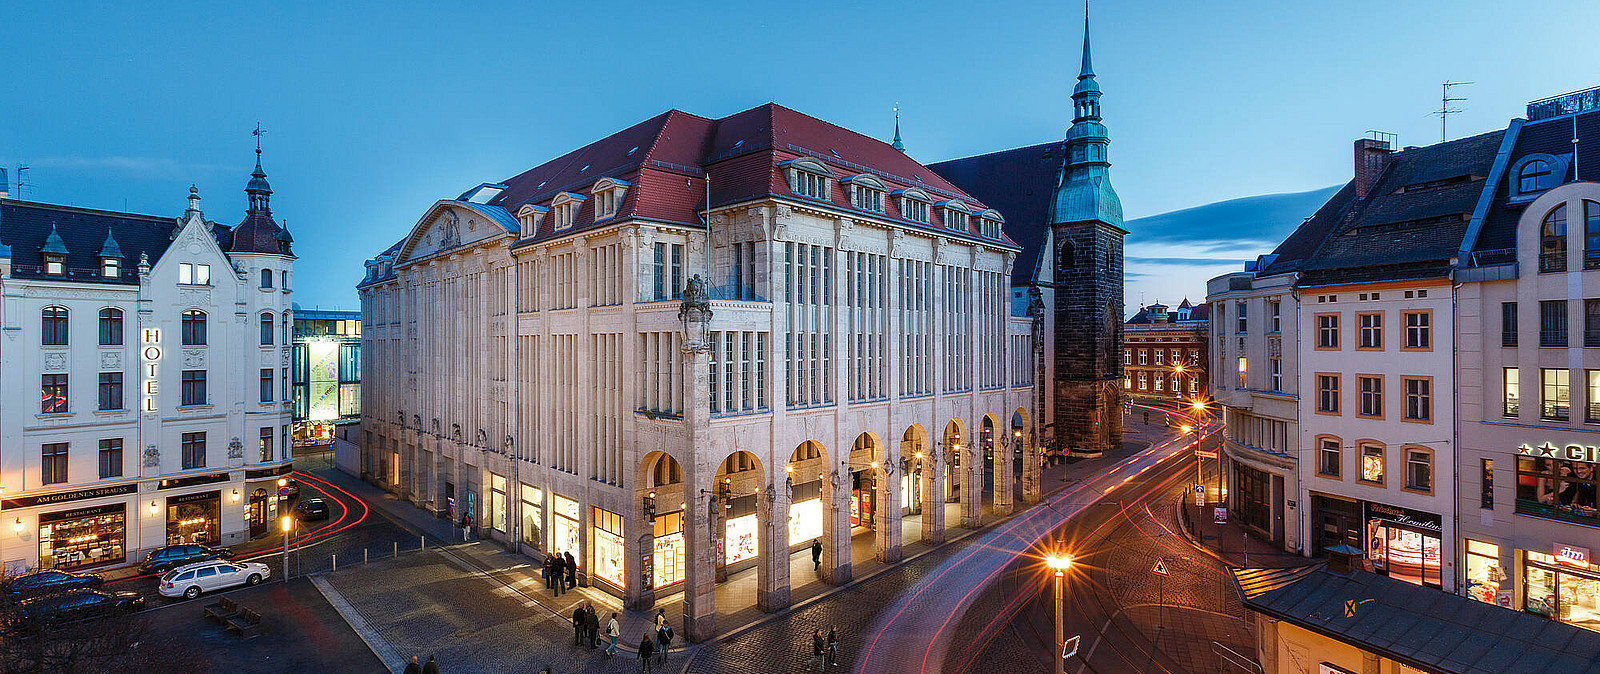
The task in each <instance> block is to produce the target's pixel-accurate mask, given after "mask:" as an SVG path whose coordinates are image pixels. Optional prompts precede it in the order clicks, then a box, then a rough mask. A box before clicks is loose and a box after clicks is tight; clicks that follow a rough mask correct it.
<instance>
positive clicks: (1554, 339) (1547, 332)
mask: <svg viewBox="0 0 1600 674" xmlns="http://www.w3.org/2000/svg"><path fill="white" fill-rule="evenodd" d="M1566 345H1567V329H1566V328H1543V329H1541V330H1539V346H1566Z"/></svg>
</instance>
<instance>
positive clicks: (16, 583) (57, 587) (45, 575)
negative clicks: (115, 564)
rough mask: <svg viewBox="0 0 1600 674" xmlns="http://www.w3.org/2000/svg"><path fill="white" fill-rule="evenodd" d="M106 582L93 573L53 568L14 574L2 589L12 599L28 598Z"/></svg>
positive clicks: (1, 586)
mask: <svg viewBox="0 0 1600 674" xmlns="http://www.w3.org/2000/svg"><path fill="white" fill-rule="evenodd" d="M104 582H105V579H104V578H101V577H99V576H96V575H94V574H92V573H68V572H66V571H56V570H54V569H52V570H48V571H35V572H33V573H25V574H23V575H20V576H14V577H12V578H11V579H9V580H7V581H6V582H5V583H4V584H3V585H0V591H3V592H5V594H6V596H7V597H10V598H12V599H26V598H28V597H37V596H39V595H41V594H51V593H53V592H65V591H67V590H76V589H79V588H87V587H100V584H101V583H104Z"/></svg>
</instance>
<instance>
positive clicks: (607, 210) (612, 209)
mask: <svg viewBox="0 0 1600 674" xmlns="http://www.w3.org/2000/svg"><path fill="white" fill-rule="evenodd" d="M627 193H628V182H627V181H626V180H617V179H616V178H602V179H601V180H600V181H599V182H597V183H595V184H594V189H592V190H590V194H593V195H594V219H595V221H597V222H598V221H600V220H604V219H606V218H609V217H611V216H614V215H616V214H617V210H618V209H620V208H622V198H623V197H624V196H626V195H627Z"/></svg>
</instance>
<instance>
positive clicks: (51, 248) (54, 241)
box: [39, 221, 67, 255]
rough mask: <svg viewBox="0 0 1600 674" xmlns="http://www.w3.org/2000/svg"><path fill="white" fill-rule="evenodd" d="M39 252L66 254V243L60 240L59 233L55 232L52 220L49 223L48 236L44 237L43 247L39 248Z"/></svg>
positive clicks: (54, 224)
mask: <svg viewBox="0 0 1600 674" xmlns="http://www.w3.org/2000/svg"><path fill="white" fill-rule="evenodd" d="M39 252H41V253H50V254H52V255H66V254H67V244H66V243H65V242H63V241H62V240H61V235H60V234H57V233H56V223H55V222H53V221H52V222H51V223H50V236H47V237H45V238H44V247H42V248H40V249H39Z"/></svg>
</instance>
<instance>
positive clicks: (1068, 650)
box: [1061, 636, 1082, 660]
mask: <svg viewBox="0 0 1600 674" xmlns="http://www.w3.org/2000/svg"><path fill="white" fill-rule="evenodd" d="M1081 639H1082V637H1076V636H1075V637H1072V638H1071V639H1068V640H1067V641H1066V643H1064V644H1062V645H1061V659H1062V660H1065V659H1067V658H1070V657H1072V656H1074V655H1077V654H1078V641H1079V640H1081Z"/></svg>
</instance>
